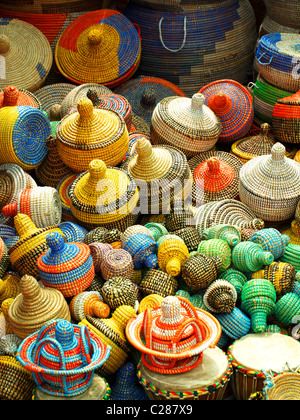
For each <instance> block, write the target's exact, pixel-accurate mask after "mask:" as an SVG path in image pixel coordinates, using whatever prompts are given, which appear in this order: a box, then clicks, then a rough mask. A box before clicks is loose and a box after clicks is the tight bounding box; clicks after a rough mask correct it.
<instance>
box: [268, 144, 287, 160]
mask: <svg viewBox="0 0 300 420" xmlns="http://www.w3.org/2000/svg"><path fill="white" fill-rule="evenodd" d="M285 152H286V149H285V147H284V145H283V144H281V143H276V144H274V146H273V147H272V149H271V155H272V159H273V160H276V161H280V160H283V159H284V157H285Z"/></svg>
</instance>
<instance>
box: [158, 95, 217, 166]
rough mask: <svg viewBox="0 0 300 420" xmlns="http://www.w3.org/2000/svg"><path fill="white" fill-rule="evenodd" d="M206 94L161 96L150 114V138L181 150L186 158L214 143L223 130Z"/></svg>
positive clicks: (203, 150)
mask: <svg viewBox="0 0 300 420" xmlns="http://www.w3.org/2000/svg"><path fill="white" fill-rule="evenodd" d="M204 102H205V97H204V95H202V94H200V93H197V94H195V95H193V97H192V98H185V97H181V96H170V97H168V98H165V99H163V100H161V101H160V102H159V103H158V104H157V105H156V107H155V109H154V111H153V114H152V118H151V141H152V143H153V144H156V145H157V144H158V145H159V144H166V145H169V146H173V147H175V148H177V149H179V150H181V151H182V152H183V153H184V154H185V155H186V156H187V158H189V157H193V156H195V155H196V154H198V153H200V152H206V151H208V150H210V149H212V148H213V147H214V145H215V144H216V143H217V141H218V138H219V136H220V134H221V131H222V124H221V121H220V119H219V118H218V117H217V116H216V115H215V114H214V112H213V111H212V110H211V109H210V108H208V107H207V106H206V105H205V104H204Z"/></svg>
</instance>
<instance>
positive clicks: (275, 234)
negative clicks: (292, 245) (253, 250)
mask: <svg viewBox="0 0 300 420" xmlns="http://www.w3.org/2000/svg"><path fill="white" fill-rule="evenodd" d="M250 241H252V242H255V243H256V244H260V245H261V246H262V247H263V249H264V251H269V252H271V253H272V254H273V256H274V259H275V260H278V259H279V258H280V257H281V256H282V255H283V254H284V251H285V248H286V246H287V245H288V244H289V242H290V239H289V237H288V236H287V235H282V234H281V233H280V232H279V231H278V230H277V229H274V228H269V229H261V230H260V231H257V232H255V233H254V234H253V235H252V236H251V238H250Z"/></svg>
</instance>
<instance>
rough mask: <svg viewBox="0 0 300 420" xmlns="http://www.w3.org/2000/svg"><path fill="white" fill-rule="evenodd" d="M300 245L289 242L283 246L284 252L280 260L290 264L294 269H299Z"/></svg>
mask: <svg viewBox="0 0 300 420" xmlns="http://www.w3.org/2000/svg"><path fill="white" fill-rule="evenodd" d="M299 257H300V246H299V245H293V244H289V245H287V247H286V248H285V251H284V254H283V255H282V257H281V258H280V261H282V262H286V263H289V264H292V265H293V266H294V267H295V269H296V271H300V262H299Z"/></svg>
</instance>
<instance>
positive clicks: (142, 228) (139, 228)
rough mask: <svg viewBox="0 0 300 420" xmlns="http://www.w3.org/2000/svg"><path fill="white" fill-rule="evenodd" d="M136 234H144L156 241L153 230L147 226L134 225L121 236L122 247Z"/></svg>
mask: <svg viewBox="0 0 300 420" xmlns="http://www.w3.org/2000/svg"><path fill="white" fill-rule="evenodd" d="M136 233H143V234H144V235H148V236H150V238H151V239H154V236H153V234H152V232H151V230H150V229H148V228H147V227H146V226H143V225H134V226H130V227H129V228H128V229H126V230H125V232H123V233H122V234H121V237H120V240H121V242H122V245H124V243H125V242H126V241H127V240H128V239H129V238H130V236H132V235H135V234H136ZM155 240H156V239H155Z"/></svg>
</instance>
